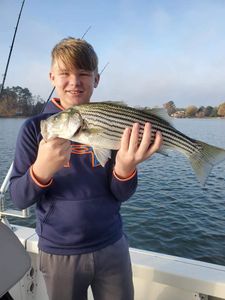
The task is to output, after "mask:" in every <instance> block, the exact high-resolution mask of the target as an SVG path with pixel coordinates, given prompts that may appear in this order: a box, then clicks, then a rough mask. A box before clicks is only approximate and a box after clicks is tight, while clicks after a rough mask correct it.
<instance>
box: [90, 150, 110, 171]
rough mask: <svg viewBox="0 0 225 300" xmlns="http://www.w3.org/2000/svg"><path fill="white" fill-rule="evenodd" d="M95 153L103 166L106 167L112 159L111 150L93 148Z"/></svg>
mask: <svg viewBox="0 0 225 300" xmlns="http://www.w3.org/2000/svg"><path fill="white" fill-rule="evenodd" d="M93 151H94V154H95V156H96V158H97V160H98V161H99V163H100V164H101V166H102V167H104V166H105V164H106V162H107V161H108V159H109V158H111V150H109V149H103V148H93Z"/></svg>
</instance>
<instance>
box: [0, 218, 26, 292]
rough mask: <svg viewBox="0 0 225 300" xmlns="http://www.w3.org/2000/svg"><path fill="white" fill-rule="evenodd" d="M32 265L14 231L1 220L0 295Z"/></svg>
mask: <svg viewBox="0 0 225 300" xmlns="http://www.w3.org/2000/svg"><path fill="white" fill-rule="evenodd" d="M30 267H31V259H30V256H29V254H28V253H27V252H26V250H25V248H24V247H23V245H22V244H21V242H20V241H19V239H18V238H17V236H16V235H15V234H14V233H13V231H12V230H11V229H10V228H9V227H8V226H6V225H5V224H3V223H2V222H1V221H0V270H1V274H0V297H2V296H3V295H4V294H6V293H7V291H8V290H10V289H11V288H12V287H13V286H14V285H15V284H16V283H17V282H18V281H19V280H20V279H22V278H23V276H24V275H25V273H26V272H27V271H28V270H29V268H30Z"/></svg>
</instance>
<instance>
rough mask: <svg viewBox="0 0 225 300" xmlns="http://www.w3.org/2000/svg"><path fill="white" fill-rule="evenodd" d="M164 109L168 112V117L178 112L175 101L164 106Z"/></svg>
mask: <svg viewBox="0 0 225 300" xmlns="http://www.w3.org/2000/svg"><path fill="white" fill-rule="evenodd" d="M163 107H164V108H165V109H166V110H167V113H168V115H170V116H171V115H172V114H173V113H175V112H176V110H177V109H176V105H175V104H174V102H173V101H169V102H166V103H164V104H163Z"/></svg>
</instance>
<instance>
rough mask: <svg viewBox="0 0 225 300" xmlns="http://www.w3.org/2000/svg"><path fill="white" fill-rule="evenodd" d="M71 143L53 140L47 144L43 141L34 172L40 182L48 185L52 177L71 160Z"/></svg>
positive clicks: (34, 165) (60, 139)
mask: <svg viewBox="0 0 225 300" xmlns="http://www.w3.org/2000/svg"><path fill="white" fill-rule="evenodd" d="M70 154H71V144H70V141H68V140H65V139H62V138H58V137H57V138H53V139H50V140H48V141H47V142H45V141H44V140H41V142H40V144H39V148H38V154H37V159H36V161H35V162H34V164H33V172H34V175H35V177H36V179H37V180H38V181H40V183H42V184H46V183H48V182H49V181H50V179H51V178H52V176H53V175H54V174H55V173H56V172H57V171H58V170H60V169H61V168H62V167H63V166H64V165H65V164H66V163H68V162H69V160H70Z"/></svg>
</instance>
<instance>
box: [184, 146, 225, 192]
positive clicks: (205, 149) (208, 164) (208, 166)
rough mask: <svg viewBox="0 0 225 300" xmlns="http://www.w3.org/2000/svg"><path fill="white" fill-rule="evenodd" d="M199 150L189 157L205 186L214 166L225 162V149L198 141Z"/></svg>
mask: <svg viewBox="0 0 225 300" xmlns="http://www.w3.org/2000/svg"><path fill="white" fill-rule="evenodd" d="M196 143H197V147H198V148H199V150H198V151H197V152H195V153H194V154H192V155H191V156H189V159H190V162H191V165H192V168H193V169H194V171H195V174H196V176H197V178H198V180H199V181H200V183H201V184H202V185H203V186H204V185H205V182H206V180H207V178H208V176H209V173H210V171H211V170H212V168H213V166H215V165H217V164H219V163H220V162H222V161H223V160H225V149H222V148H218V147H215V146H212V145H209V144H206V143H204V142H201V141H196Z"/></svg>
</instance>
